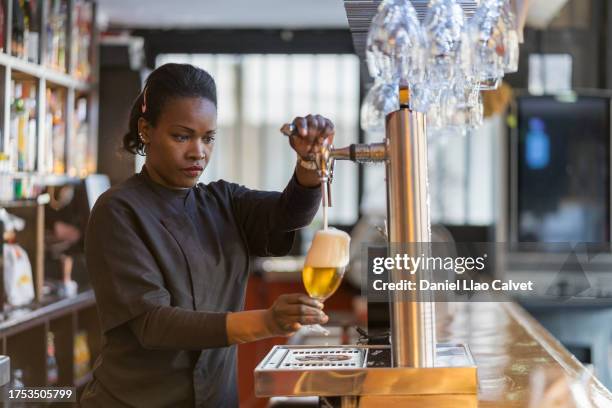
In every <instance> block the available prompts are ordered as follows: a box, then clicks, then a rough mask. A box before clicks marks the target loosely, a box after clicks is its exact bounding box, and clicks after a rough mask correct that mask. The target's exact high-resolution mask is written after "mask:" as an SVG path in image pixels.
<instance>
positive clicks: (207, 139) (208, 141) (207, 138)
mask: <svg viewBox="0 0 612 408" xmlns="http://www.w3.org/2000/svg"><path fill="white" fill-rule="evenodd" d="M202 140H203V141H204V143H206V144H212V143H214V142H215V137H214V136H204V137H203V138H202Z"/></svg>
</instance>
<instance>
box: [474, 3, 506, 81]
mask: <svg viewBox="0 0 612 408" xmlns="http://www.w3.org/2000/svg"><path fill="white" fill-rule="evenodd" d="M501 5H502V3H501V0H484V1H483V2H482V3H481V4H480V7H478V9H477V10H476V13H475V14H474V16H473V17H472V18H471V20H470V21H469V23H468V35H469V37H470V42H471V43H472V44H473V47H474V51H473V54H472V55H473V63H472V68H473V70H474V73H473V75H474V77H475V78H476V79H477V80H478V81H479V82H480V83H481V86H480V89H482V90H484V89H496V88H497V87H498V86H499V83H500V81H501V77H502V76H503V74H504V70H503V49H504V44H503V39H502V36H501V31H500V30H499V26H498V21H499V18H500V11H501Z"/></svg>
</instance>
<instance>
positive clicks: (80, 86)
mask: <svg viewBox="0 0 612 408" xmlns="http://www.w3.org/2000/svg"><path fill="white" fill-rule="evenodd" d="M0 65H2V66H5V67H9V68H11V69H12V70H14V71H18V72H21V73H24V74H26V75H29V76H32V77H35V78H40V79H44V80H46V81H47V82H51V83H53V84H56V85H60V86H63V87H66V88H73V89H75V90H77V91H81V92H85V91H89V90H91V89H92V84H91V83H89V82H87V81H83V80H79V79H76V78H74V77H72V76H70V75H68V74H65V73H62V72H59V71H57V70H54V69H52V68H47V67H45V66H42V65H39V64H34V63H32V62H28V61H25V60H23V59H21V58H17V57H13V56H11V55H7V54H5V53H0Z"/></svg>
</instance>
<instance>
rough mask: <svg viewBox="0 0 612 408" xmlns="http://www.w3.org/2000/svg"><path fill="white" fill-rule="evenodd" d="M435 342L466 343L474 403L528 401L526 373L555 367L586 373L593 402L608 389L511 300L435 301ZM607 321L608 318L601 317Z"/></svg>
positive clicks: (600, 401) (604, 401)
mask: <svg viewBox="0 0 612 408" xmlns="http://www.w3.org/2000/svg"><path fill="white" fill-rule="evenodd" d="M436 307H437V311H436V312H437V314H436V318H437V323H438V330H437V332H438V342H460V343H467V344H468V346H469V347H470V350H471V352H472V354H473V356H474V359H475V360H476V365H477V366H478V382H479V393H478V407H479V408H480V407H482V408H485V407H486V408H489V407H495V408H503V407H528V406H529V398H530V378H531V375H532V374H533V373H534V372H535V371H537V370H538V369H540V368H546V369H558V370H561V371H562V372H564V373H565V374H567V375H568V376H569V377H571V378H581V377H582V376H584V377H583V378H585V379H586V383H587V384H588V385H587V388H588V393H589V394H590V395H589V398H590V400H591V403H592V404H593V406H596V407H612V394H611V393H610V392H609V391H608V390H607V389H606V388H605V387H604V386H603V385H602V384H601V383H600V382H599V381H598V380H597V379H596V378H595V377H594V376H593V375H591V374H590V373H589V372H588V371H587V370H586V369H585V368H584V366H583V365H582V364H581V363H580V362H579V361H578V360H577V359H576V358H575V357H574V356H573V355H572V354H571V353H570V352H568V351H567V349H565V347H563V346H562V345H561V343H559V342H558V341H557V340H556V339H555V338H554V337H553V336H552V335H551V334H550V333H549V332H548V331H547V330H546V329H544V328H543V327H542V326H541V325H540V324H539V323H538V322H537V321H536V320H535V319H533V318H532V317H531V315H529V314H528V313H527V312H526V311H525V310H524V309H523V308H522V307H520V306H519V305H517V304H515V303H512V302H488V303H449V304H441V303H440V304H438V305H437V306H436ZM602 324H609V322H602Z"/></svg>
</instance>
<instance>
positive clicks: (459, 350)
mask: <svg viewBox="0 0 612 408" xmlns="http://www.w3.org/2000/svg"><path fill="white" fill-rule="evenodd" d="M477 389H478V382H477V375H476V366H475V364H474V360H473V359H472V356H471V354H470V352H469V349H468V348H467V346H465V345H462V344H438V345H437V357H436V365H435V367H425V368H411V367H402V368H399V367H398V368H395V367H391V349H390V347H389V346H274V348H272V350H270V352H269V353H268V355H267V356H266V358H264V360H263V361H262V362H261V363H260V364H259V365H258V366H257V368H256V369H255V394H256V395H257V396H259V397H272V396H312V395H319V396H338V395H370V396H372V395H425V394H456V395H459V394H469V395H475V394H476V391H477Z"/></svg>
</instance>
